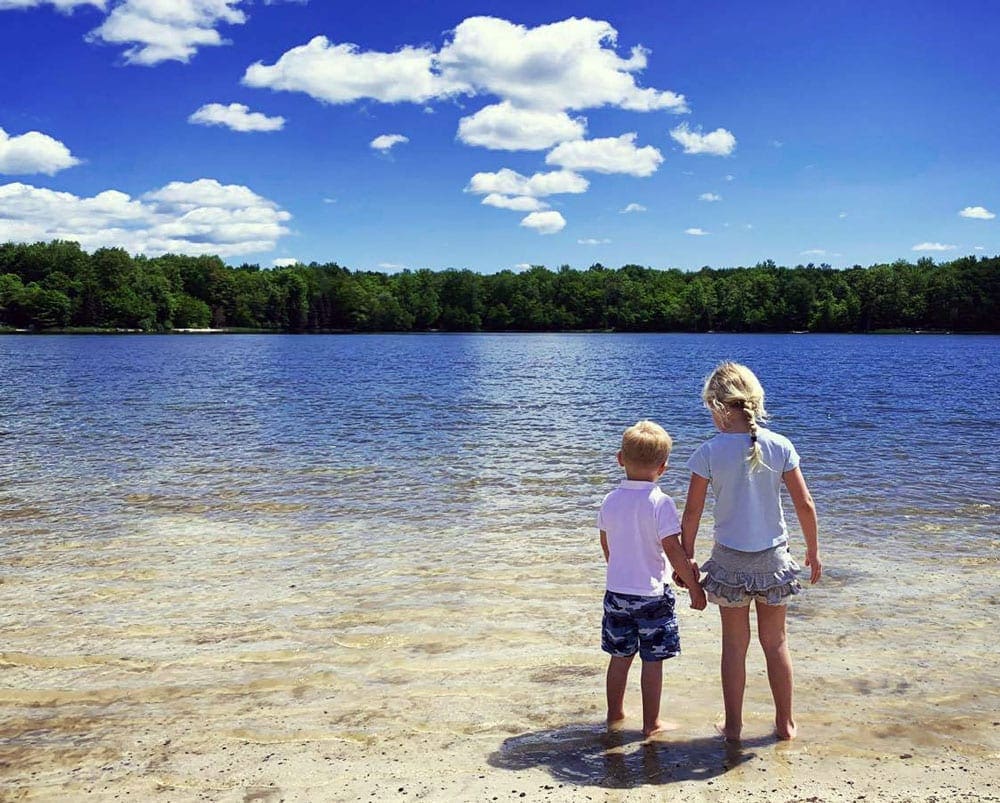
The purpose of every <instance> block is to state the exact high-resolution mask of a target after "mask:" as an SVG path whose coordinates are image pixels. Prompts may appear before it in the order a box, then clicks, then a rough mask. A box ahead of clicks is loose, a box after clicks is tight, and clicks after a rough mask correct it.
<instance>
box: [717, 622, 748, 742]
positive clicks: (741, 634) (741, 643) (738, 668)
mask: <svg viewBox="0 0 1000 803" xmlns="http://www.w3.org/2000/svg"><path fill="white" fill-rule="evenodd" d="M719 613H720V614H721V616H722V701H723V704H724V705H725V707H726V721H725V723H724V724H723V726H722V735H723V736H725V737H726V739H727V740H728V741H738V740H739V738H740V733H741V732H742V731H743V692H744V689H745V688H746V683H747V648H748V647H749V646H750V606H749V605H743V606H740V607H736V608H729V607H726V606H724V605H720V606H719Z"/></svg>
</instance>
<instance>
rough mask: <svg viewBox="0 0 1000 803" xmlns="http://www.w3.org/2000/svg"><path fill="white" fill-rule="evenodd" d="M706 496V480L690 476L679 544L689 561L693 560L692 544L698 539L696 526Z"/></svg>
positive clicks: (699, 519) (697, 475) (699, 520)
mask: <svg viewBox="0 0 1000 803" xmlns="http://www.w3.org/2000/svg"><path fill="white" fill-rule="evenodd" d="M706 496H708V479H707V478H706V477H702V476H701V475H700V474H691V482H690V483H689V484H688V492H687V501H685V502H684V515H683V516H681V544H682V546H683V547H684V554H685V555H687V556H688V559H689V560H694V542H695V539H696V538H697V537H698V525H699V524H700V523H701V514H702V512H703V511H704V510H705V497H706Z"/></svg>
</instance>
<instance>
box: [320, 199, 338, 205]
mask: <svg viewBox="0 0 1000 803" xmlns="http://www.w3.org/2000/svg"><path fill="white" fill-rule="evenodd" d="M323 203H325V204H335V203H337V199H336V198H324V199H323Z"/></svg>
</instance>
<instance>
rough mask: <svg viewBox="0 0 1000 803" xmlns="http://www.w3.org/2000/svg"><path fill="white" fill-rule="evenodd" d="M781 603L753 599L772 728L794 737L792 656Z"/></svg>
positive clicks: (778, 732) (789, 737)
mask: <svg viewBox="0 0 1000 803" xmlns="http://www.w3.org/2000/svg"><path fill="white" fill-rule="evenodd" d="M785 610H786V608H785V606H784V605H765V604H764V603H763V602H760V601H759V600H758V601H757V636H758V638H759V639H760V646H761V647H763V648H764V658H765V659H766V661H767V680H768V683H770V684H771V696H772V697H774V728H775V734H776V735H777V737H778V738H779V739H794V738H795V720H793V719H792V656H791V654H790V653H789V652H788V638H787V634H786V630H785Z"/></svg>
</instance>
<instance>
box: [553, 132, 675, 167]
mask: <svg viewBox="0 0 1000 803" xmlns="http://www.w3.org/2000/svg"><path fill="white" fill-rule="evenodd" d="M635 137H636V135H635V133H629V134H622V135H621V136H620V137H604V138H602V139H587V140H579V141H577V142H564V143H562V144H561V145H559V146H557V147H556V148H554V149H553V150H552V151H551V152H550V153H549V154H548V155H547V156H546V157H545V163H546V164H550V165H559V166H560V167H563V168H565V169H568V170H594V171H596V172H598V173H626V174H628V175H630V176H640V177H643V176H651V175H652V174H653V173H655V172H656V169H657V168H658V167H659V166H660V164H661V163H662V162H663V156H662V155H661V154H660V152H659V151H658V150H657V149H656V148H654V147H653V146H652V145H647V146H646V147H644V148H637V147H636V146H635Z"/></svg>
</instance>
